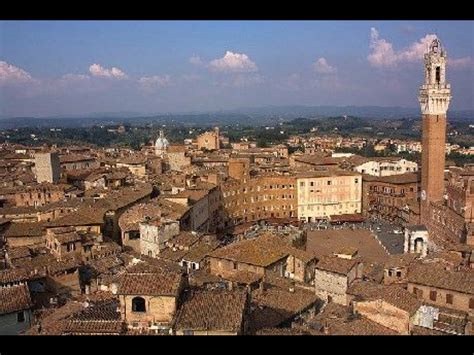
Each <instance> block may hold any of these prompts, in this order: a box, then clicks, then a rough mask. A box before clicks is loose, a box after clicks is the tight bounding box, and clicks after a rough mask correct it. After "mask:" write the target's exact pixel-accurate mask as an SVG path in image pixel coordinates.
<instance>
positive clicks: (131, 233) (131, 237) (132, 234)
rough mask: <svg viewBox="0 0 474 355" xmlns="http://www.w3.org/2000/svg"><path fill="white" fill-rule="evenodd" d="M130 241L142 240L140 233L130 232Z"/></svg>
mask: <svg viewBox="0 0 474 355" xmlns="http://www.w3.org/2000/svg"><path fill="white" fill-rule="evenodd" d="M128 239H130V240H133V239H140V231H130V232H128Z"/></svg>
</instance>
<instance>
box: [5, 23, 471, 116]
mask: <svg viewBox="0 0 474 355" xmlns="http://www.w3.org/2000/svg"><path fill="white" fill-rule="evenodd" d="M435 35H437V36H438V37H439V38H440V39H441V41H442V43H443V44H444V46H445V48H446V49H447V51H448V57H449V60H450V62H449V66H448V81H449V82H450V83H451V85H452V92H453V100H452V104H451V109H455V110H459V109H474V22H473V21H2V22H0V114H2V115H15V116H16V115H33V116H48V115H62V114H86V113H90V112H119V111H134V112H142V113H155V112H183V111H206V110H219V109H232V108H237V107H249V106H266V105H359V106H362V105H376V106H404V107H416V106H418V102H417V92H418V87H419V85H420V84H421V80H422V78H423V66H422V62H421V56H422V53H423V51H424V50H425V47H426V45H427V43H429V42H430V41H431V40H432V39H433V38H434V36H435Z"/></svg>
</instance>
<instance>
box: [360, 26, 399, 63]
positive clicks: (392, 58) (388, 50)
mask: <svg viewBox="0 0 474 355" xmlns="http://www.w3.org/2000/svg"><path fill="white" fill-rule="evenodd" d="M370 48H371V49H372V53H370V54H369V56H368V57H367V59H368V60H369V63H370V64H372V65H373V66H376V67H383V66H394V65H395V63H396V61H397V58H396V55H395V51H394V50H393V46H392V44H391V43H389V42H387V41H386V40H384V39H383V38H382V39H380V38H379V32H378V31H377V30H376V29H375V28H374V27H372V28H371V29H370Z"/></svg>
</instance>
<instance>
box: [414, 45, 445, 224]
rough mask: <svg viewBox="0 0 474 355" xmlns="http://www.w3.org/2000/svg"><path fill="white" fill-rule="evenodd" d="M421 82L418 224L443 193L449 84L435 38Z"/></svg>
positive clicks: (443, 57) (427, 214) (427, 56)
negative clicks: (419, 202)
mask: <svg viewBox="0 0 474 355" xmlns="http://www.w3.org/2000/svg"><path fill="white" fill-rule="evenodd" d="M424 64H425V81H424V83H423V85H421V87H420V94H419V96H418V100H419V102H420V106H421V114H422V137H421V143H422V153H421V196H420V197H421V222H422V223H426V222H427V221H428V218H429V205H430V202H435V201H441V200H442V199H443V193H444V165H445V147H446V111H447V110H448V106H449V101H450V100H451V85H449V84H447V83H446V51H445V50H444V49H443V48H442V46H441V43H440V41H439V40H438V39H435V40H434V41H433V42H432V43H431V45H430V47H429V52H428V53H426V54H425V55H424Z"/></svg>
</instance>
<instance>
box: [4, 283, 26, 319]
mask: <svg viewBox="0 0 474 355" xmlns="http://www.w3.org/2000/svg"><path fill="white" fill-rule="evenodd" d="M32 305H33V304H32V302H31V298H30V291H29V289H28V286H27V285H25V284H23V285H17V286H11V287H1V288H0V315H2V314H8V313H13V312H18V311H22V310H25V309H29V308H30V307H31V306H32Z"/></svg>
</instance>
